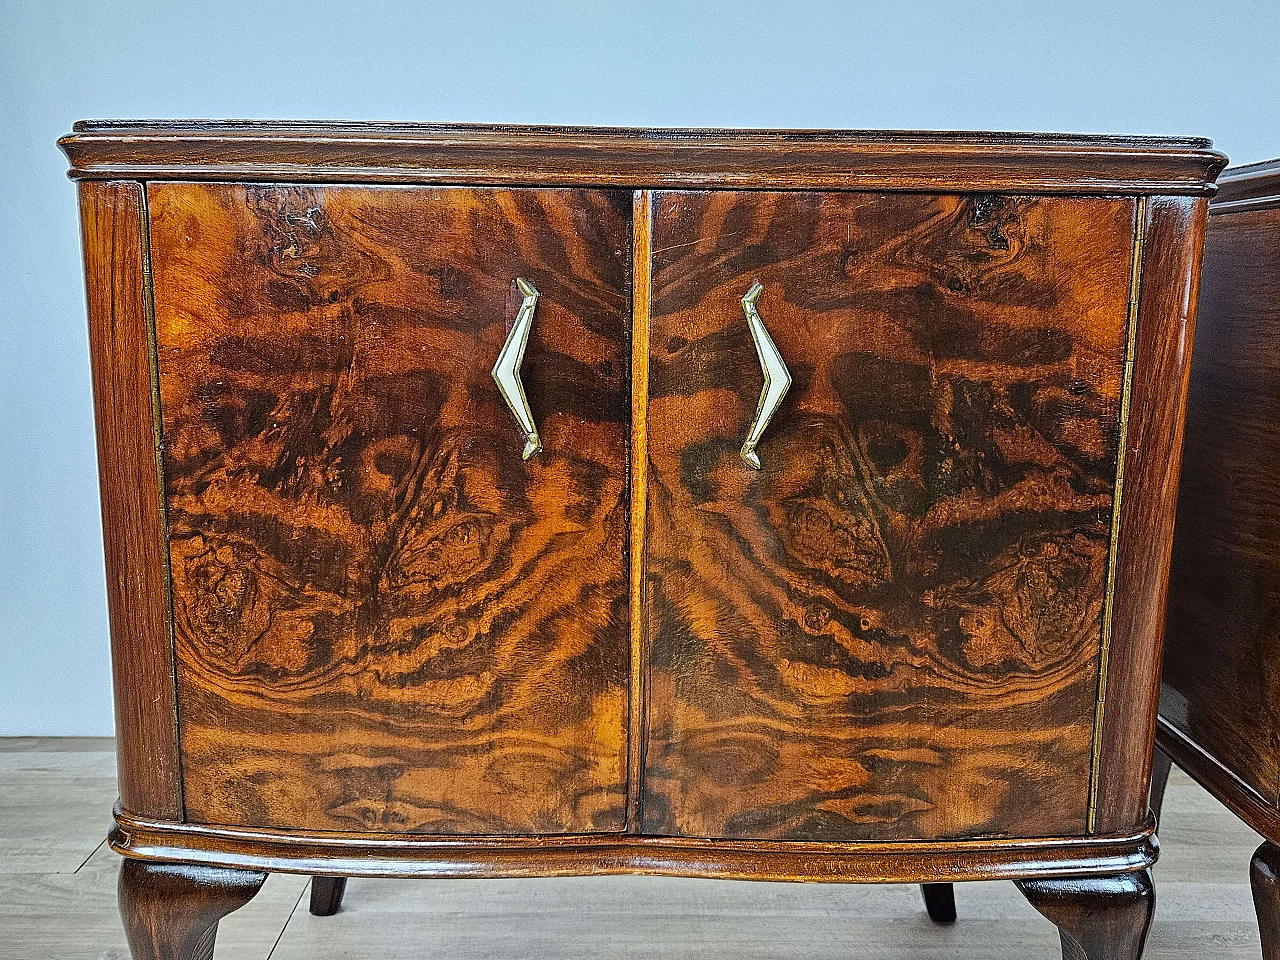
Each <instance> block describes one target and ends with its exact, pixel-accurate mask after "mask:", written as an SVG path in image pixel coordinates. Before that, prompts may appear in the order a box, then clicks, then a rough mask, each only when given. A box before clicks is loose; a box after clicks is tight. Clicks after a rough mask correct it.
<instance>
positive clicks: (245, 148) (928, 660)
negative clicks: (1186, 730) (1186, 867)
mask: <svg viewBox="0 0 1280 960" xmlns="http://www.w3.org/2000/svg"><path fill="white" fill-rule="evenodd" d="M63 146H64V147H65V149H66V150H67V153H68V154H69V156H70V158H71V160H72V165H73V170H72V174H73V176H74V177H76V178H77V179H78V180H79V181H80V196H81V210H82V221H83V230H84V242H85V262H86V271H87V276H88V288H89V309H90V332H91V338H92V348H93V364H94V380H95V402H96V405H97V413H98V436H99V444H100V448H99V449H100V464H101V472H102V489H103V514H104V518H105V522H106V528H107V538H106V547H107V563H108V585H109V598H110V604H111V617H112V639H113V659H114V664H115V679H116V706H117V711H118V721H119V722H118V730H119V754H120V758H119V759H120V775H121V792H122V798H121V806H120V809H119V810H118V811H117V815H116V819H117V826H116V829H115V831H114V832H113V834H112V845H113V847H114V848H115V849H116V850H118V851H119V852H120V853H122V854H123V855H124V856H125V857H126V860H125V864H124V867H123V871H122V876H121V904H122V908H123V910H124V914H125V919H126V925H127V927H128V930H129V935H130V942H131V943H132V945H133V950H134V953H135V957H137V958H138V960H143V958H160V957H164V958H175V957H180V958H183V960H186V958H194V957H197V956H203V952H204V951H207V949H208V947H209V946H210V945H211V944H212V938H213V936H214V931H215V929H216V924H217V920H218V918H219V917H220V916H222V915H224V914H226V913H228V912H230V911H231V910H233V909H235V908H236V907H237V906H238V905H240V904H242V903H244V902H245V901H247V900H248V899H249V898H250V897H252V896H253V894H254V892H255V891H256V889H257V888H258V886H259V885H260V884H261V883H262V882H263V879H264V876H265V874H266V872H268V871H273V870H283V871H294V872H303V873H311V874H319V875H325V876H333V877H344V876H349V875H356V874H359V875H377V876H385V875H397V876H540V875H550V874H567V873H608V872H619V871H635V872H651V873H673V874H684V875H693V876H705V877H736V878H757V879H774V880H810V881H817V880H843V881H898V882H913V883H941V882H948V881H953V880H972V879H990V878H1000V877H1004V878H1009V879H1013V880H1016V881H1017V882H1018V884H1019V886H1020V888H1021V889H1022V891H1023V892H1024V893H1025V894H1026V895H1027V897H1028V898H1029V899H1030V901H1031V902H1032V903H1033V904H1034V905H1035V906H1036V907H1037V908H1038V909H1039V910H1040V911H1041V912H1042V913H1044V914H1045V915H1046V916H1047V917H1049V918H1050V919H1051V920H1052V921H1053V922H1054V923H1056V924H1057V925H1058V926H1059V928H1060V930H1061V931H1062V937H1063V944H1064V950H1065V951H1066V953H1067V955H1068V956H1073V957H1080V956H1085V957H1087V958H1089V960H1113V958H1114V960H1135V958H1137V957H1138V955H1139V953H1140V952H1141V948H1142V943H1143V940H1144V938H1145V936H1146V930H1147V925H1148V923H1149V920H1150V916H1151V909H1152V905H1153V891H1152V886H1151V879H1150V875H1149V872H1148V869H1147V868H1148V867H1149V865H1150V864H1151V863H1152V861H1153V860H1154V858H1155V841H1154V838H1153V835H1152V822H1151V820H1150V817H1149V815H1148V808H1147V796H1148V789H1149V780H1148V778H1149V771H1150V766H1149V764H1150V749H1151V739H1152V725H1153V723H1154V718H1155V706H1156V687H1157V684H1156V677H1157V670H1158V655H1159V637H1160V630H1161V622H1162V618H1163V615H1164V600H1165V586H1166V574H1167V566H1166V565H1167V560H1168V553H1169V545H1170V540H1171V536H1172V524H1173V511H1174V503H1175V499H1174V494H1175V489H1176V479H1177V469H1178V451H1179V449H1180V446H1181V432H1182V415H1183V400H1184V396H1185V386H1186V377H1187V369H1188V362H1189V358H1190V348H1191V337H1192V328H1193V313H1194V304H1195V299H1196V283H1197V276H1198V267H1199V258H1200V250H1201V242H1202V237H1203V229H1204V222H1205V209H1206V204H1207V197H1208V195H1209V194H1210V193H1211V192H1212V189H1213V187H1212V181H1213V177H1214V175H1215V174H1216V173H1217V171H1218V169H1219V168H1220V166H1221V165H1222V163H1223V159H1222V157H1221V156H1220V155H1219V154H1216V153H1214V152H1212V151H1211V150H1209V149H1208V144H1207V143H1206V142H1205V141H1199V140H1147V139H1137V138H1102V137H1076V136H1063V137H1054V136H1033V135H991V134H959V135H949V134H927V133H778V132H757V133H742V132H723V131H643V132H637V131H618V130H589V129H553V128H501V127H496V128H495V127H435V126H374V125H364V124H354V125H342V124H339V125H314V124H302V125H298V124H217V123H91V124H81V125H79V126H78V127H77V131H76V133H75V134H74V135H73V136H71V137H69V138H67V139H66V140H64V141H63ZM930 890H931V893H932V894H933V895H934V896H933V899H934V900H935V902H936V901H937V899H938V896H939V895H942V894H945V892H946V891H945V889H941V890H940V889H938V888H930ZM317 893H318V900H319V903H318V906H319V908H320V909H321V910H327V909H331V908H332V906H334V905H335V903H336V900H337V899H338V897H339V896H340V890H339V889H337V888H336V887H335V886H334V885H327V886H326V885H325V884H323V883H322V884H321V885H319V886H318V887H317Z"/></svg>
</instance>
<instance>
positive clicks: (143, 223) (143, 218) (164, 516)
mask: <svg viewBox="0 0 1280 960" xmlns="http://www.w3.org/2000/svg"><path fill="white" fill-rule="evenodd" d="M138 186H139V187H140V190H139V191H138V192H139V198H138V221H139V223H138V227H139V236H140V237H141V238H142V250H141V255H142V309H143V315H144V320H145V322H146V326H147V367H148V368H149V374H150V377H151V429H152V432H153V436H154V438H155V455H156V495H157V496H158V497H159V498H160V526H161V530H162V531H163V536H164V542H163V543H162V544H161V551H160V553H161V556H163V557H164V602H165V633H166V635H167V639H168V641H169V652H170V662H171V663H172V665H173V672H172V676H171V677H170V682H171V689H172V691H173V743H174V748H175V749H176V750H177V752H178V755H177V757H176V758H175V759H176V760H177V765H178V770H177V773H178V804H179V806H180V808H181V809H182V816H183V818H184V819H185V818H186V816H187V797H186V786H185V783H184V782H183V773H182V769H183V764H182V718H181V716H180V714H179V707H178V638H177V635H176V634H175V632H174V616H173V557H172V555H171V553H170V549H169V497H168V495H167V493H166V491H165V482H164V416H163V413H162V411H161V409H160V341H159V336H158V334H157V333H156V288H155V277H154V276H153V274H152V270H151V207H150V184H148V183H146V182H142V183H139V184H138Z"/></svg>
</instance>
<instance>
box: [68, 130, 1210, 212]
mask: <svg viewBox="0 0 1280 960" xmlns="http://www.w3.org/2000/svg"><path fill="white" fill-rule="evenodd" d="M59 144H60V146H61V147H62V149H63V150H64V151H65V152H66V153H67V156H68V157H69V158H70V159H71V162H72V170H71V175H72V176H73V177H94V178H99V177H140V178H144V179H148V178H166V177H168V178H172V177H181V178H183V179H197V180H199V179H209V180H256V181H263V180H276V181H285V182H298V181H303V180H312V181H321V182H323V181H337V182H354V181H388V180H390V181H405V180H414V181H418V182H436V183H450V184H459V183H478V184H486V185H487V184H496V183H505V184H523V185H531V186H551V185H556V186H587V185H591V186H626V187H686V186H706V187H753V188H759V187H764V188H774V189H778V188H784V187H785V188H808V189H818V188H822V189H837V190H839V189H845V190H886V189H906V190H923V189H928V190H935V191H974V190H1000V191H1017V192H1031V193H1075V194H1082V195H1086V196H1098V195H1101V194H1125V195H1133V194H1150V193H1171V194H1180V193H1189V194H1200V195H1204V194H1207V193H1211V192H1212V190H1213V187H1212V181H1213V177H1214V176H1215V175H1216V174H1217V172H1218V171H1219V170H1221V169H1222V167H1223V165H1224V164H1225V163H1226V158H1225V157H1224V156H1223V155H1222V154H1220V153H1218V152H1216V151H1214V150H1211V149H1209V148H1210V143H1209V141H1208V140H1201V139H1198V138H1194V137H1183V138H1156V137H1124V136H1084V135H1077V134H1043V133H980V132H967V133H950V132H940V131H918V130H916V131H913V130H687V129H653V130H644V129H618V128H609V127H543V126H512V125H504V126H494V125H482V124H412V123H408V124H384V123H376V124H375V123H282V122H264V121H239V122H237V121H211V120H164V121H137V120H115V121H111V120H107V121H102V120H96V121H83V122H81V123H77V124H76V126H75V132H74V133H73V134H71V135H70V136H67V137H64V138H63V139H62V140H61V141H59Z"/></svg>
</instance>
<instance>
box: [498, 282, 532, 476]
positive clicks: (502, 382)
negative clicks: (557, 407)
mask: <svg viewBox="0 0 1280 960" xmlns="http://www.w3.org/2000/svg"><path fill="white" fill-rule="evenodd" d="M516 286H517V287H519V288H520V292H521V293H522V294H524V302H523V303H521V304H520V312H519V313H517V314H516V322H515V323H514V324H512V326H511V332H510V333H508V334H507V342H506V343H504V344H503V345H502V351H501V352H500V353H499V354H498V362H497V363H495V364H494V365H493V382H494V383H496V384H497V385H498V392H499V393H500V394H502V399H503V400H505V401H507V406H508V407H509V408H510V410H511V415H512V416H513V417H515V418H516V424H517V425H518V426H519V427H520V429H521V430H522V431H524V453H522V454H521V457H522V458H523V459H525V460H528V459H529V458H530V457H532V456H533V455H534V454H536V453H538V452H540V451H541V450H542V438H541V437H539V436H538V426H537V424H535V423H534V422H533V411H532V410H530V409H529V399H528V398H527V397H526V396H525V395H524V384H523V383H521V382H520V364H522V363H524V349H525V347H526V346H528V345H529V331H530V330H532V329H533V311H534V310H535V309H536V308H537V306H538V290H537V288H536V287H535V286H534V285H533V284H532V283H530V282H529V281H528V280H526V279H525V278H524V277H516Z"/></svg>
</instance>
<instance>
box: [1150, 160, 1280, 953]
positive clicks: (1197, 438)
mask: <svg viewBox="0 0 1280 960" xmlns="http://www.w3.org/2000/svg"><path fill="white" fill-rule="evenodd" d="M1200 318H1201V319H1200V334H1199V337H1198V342H1197V344H1196V358H1195V362H1194V364H1192V368H1191V388H1190V394H1189V399H1188V408H1187V446H1186V457H1185V460H1184V464H1183V471H1182V488H1181V493H1180V496H1179V501H1178V513H1177V535H1176V537H1175V538H1174V552H1173V561H1172V567H1171V573H1170V585H1169V614H1168V621H1169V627H1168V639H1167V642H1166V646H1165V659H1164V683H1163V687H1162V690H1161V696H1160V720H1159V730H1158V737H1157V744H1158V751H1157V763H1156V777H1155V783H1154V784H1153V789H1152V794H1153V800H1152V806H1154V807H1156V808H1157V810H1158V809H1159V805H1160V801H1161V799H1162V795H1163V792H1164V784H1165V778H1166V777H1167V776H1168V772H1169V763H1170V761H1171V760H1172V761H1174V762H1176V763H1177V764H1178V766H1180V767H1182V768H1183V769H1184V770H1186V771H1187V772H1188V773H1189V774H1191V776H1192V777H1194V778H1195V779H1196V780H1197V781H1199V782H1200V783H1201V784H1202V785H1203V786H1204V787H1205V788H1206V789H1208V790H1209V792H1210V793H1212V794H1214V795H1215V796H1216V797H1218V799H1220V800H1221V801H1222V802H1223V803H1225V804H1226V805H1227V806H1228V807H1230V808H1231V809H1232V810H1233V811H1235V813H1237V814H1238V815H1239V816H1240V817H1241V819H1243V820H1244V821H1245V822H1246V823H1248V824H1249V826H1251V827H1252V828H1253V829H1254V830H1256V831H1257V832H1258V833H1260V834H1262V835H1263V836H1264V837H1265V838H1266V839H1267V842H1266V843H1264V844H1263V845H1262V846H1261V847H1259V848H1258V851H1257V853H1255V854H1254V857H1253V864H1252V869H1251V877H1252V880H1253V897H1254V904H1255V905H1256V907H1257V911H1258V921H1259V926H1260V927H1261V932H1262V948H1263V954H1264V956H1265V957H1266V958H1267V960H1280V880H1278V879H1277V878H1278V876H1280V739H1278V738H1280V724H1278V723H1277V712H1276V710H1277V704H1280V494H1278V493H1277V491H1278V490H1280V487H1278V486H1277V479H1276V478H1277V473H1278V472H1280V431H1278V429H1277V425H1278V424H1280V161H1276V160H1273V161H1270V162H1268V163H1258V164H1251V165H1248V166H1241V167H1232V168H1230V169H1228V170H1227V171H1226V172H1225V173H1224V174H1223V176H1222V186H1221V192H1220V193H1219V194H1218V195H1217V197H1216V198H1215V199H1214V202H1213V204H1212V205H1211V206H1210V207H1209V225H1208V231H1207V237H1206V240H1205V255H1204V282H1203V284H1202V285H1201V292H1200Z"/></svg>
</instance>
